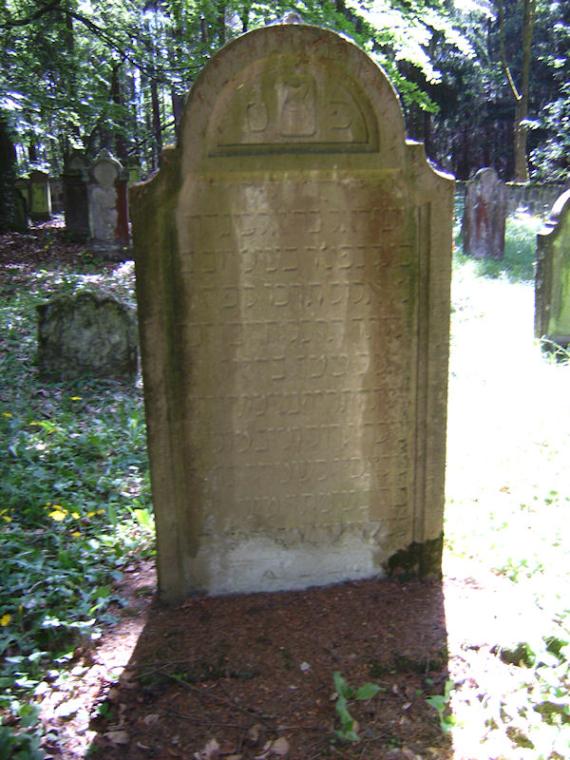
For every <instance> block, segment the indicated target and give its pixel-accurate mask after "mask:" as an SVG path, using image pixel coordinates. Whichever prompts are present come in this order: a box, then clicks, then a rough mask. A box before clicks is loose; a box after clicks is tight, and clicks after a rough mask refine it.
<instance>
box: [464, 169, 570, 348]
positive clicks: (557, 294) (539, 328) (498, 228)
mask: <svg viewBox="0 0 570 760" xmlns="http://www.w3.org/2000/svg"><path fill="white" fill-rule="evenodd" d="M506 213H507V195H506V187H505V184H504V183H503V182H501V180H500V179H499V177H498V176H497V174H496V172H495V170H494V169H491V168H486V169H480V170H479V171H478V172H477V174H476V175H475V177H474V178H473V179H472V180H471V181H470V182H468V183H467V188H466V193H465V207H464V211H463V224H462V236H463V251H464V253H466V254H467V255H468V256H473V257H474V258H480V259H481V258H492V259H502V258H503V256H504V250H505V220H506ZM536 262H537V269H536V280H535V319H534V330H535V336H536V337H537V338H539V339H543V340H545V341H546V342H547V343H550V344H553V345H554V346H568V344H569V343H570V190H568V191H566V192H565V193H563V194H562V195H561V196H560V197H559V198H558V199H557V201H556V203H555V204H554V206H553V208H552V211H551V213H550V216H549V219H548V221H547V222H546V225H545V227H544V228H543V230H542V231H541V232H540V233H539V234H538V237H537V247H536Z"/></svg>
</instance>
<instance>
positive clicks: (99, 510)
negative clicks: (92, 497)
mask: <svg viewBox="0 0 570 760" xmlns="http://www.w3.org/2000/svg"><path fill="white" fill-rule="evenodd" d="M95 514H97V515H104V514H105V510H104V509H98V510H97V512H96V513H95Z"/></svg>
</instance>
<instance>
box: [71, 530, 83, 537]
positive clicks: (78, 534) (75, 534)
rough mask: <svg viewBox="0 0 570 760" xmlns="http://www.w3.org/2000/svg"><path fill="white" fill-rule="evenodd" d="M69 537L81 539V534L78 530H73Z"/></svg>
mask: <svg viewBox="0 0 570 760" xmlns="http://www.w3.org/2000/svg"><path fill="white" fill-rule="evenodd" d="M71 535H72V536H73V538H81V532H80V531H78V530H74V531H73V532H72V534H71Z"/></svg>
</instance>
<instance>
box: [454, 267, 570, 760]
mask: <svg viewBox="0 0 570 760" xmlns="http://www.w3.org/2000/svg"><path fill="white" fill-rule="evenodd" d="M475 270H476V266H475V264H474V263H473V262H467V263H466V264H464V265H461V266H459V267H457V268H456V271H455V276H454V281H453V308H454V311H453V315H452V352H451V365H450V388H449V417H448V465H447V514H446V540H447V550H446V554H445V561H444V572H445V576H446V617H447V620H448V632H449V640H450V656H451V657H450V670H451V676H452V678H453V679H454V681H455V682H456V688H455V690H454V692H453V693H452V699H451V704H452V707H453V712H454V715H455V718H456V721H457V725H456V727H455V728H454V731H453V736H454V746H455V750H456V754H457V756H458V757H459V758H464V757H469V758H473V760H486V759H487V758H489V757H517V758H528V759H529V760H534V759H535V758H537V757H545V758H546V757H564V756H565V748H566V747H567V743H568V736H567V735H566V736H565V735H564V729H563V728H562V726H563V725H564V722H565V718H564V715H567V714H568V696H567V691H566V688H565V687H564V684H565V683H566V685H567V679H568V673H567V671H568V666H567V662H566V659H565V657H564V656H562V654H561V650H563V649H564V646H567V642H568V640H569V638H570V634H569V631H568V618H567V615H568V610H567V602H566V600H565V598H564V595H565V594H566V592H567V589H568V581H569V580H570V578H569V570H568V568H569V567H570V562H569V560H570V546H569V545H568V539H567V524H568V510H569V508H570V473H569V472H568V466H567V461H568V451H569V450H570V428H569V426H568V420H569V419H570V395H569V394H568V388H569V387H570V366H568V365H567V364H563V363H557V362H556V361H553V360H552V359H551V358H549V356H548V355H545V354H544V353H543V351H542V350H541V346H540V344H539V342H538V341H536V340H535V339H534V331H533V316H534V288H533V285H532V284H530V283H509V282H508V281H507V280H506V279H494V280H491V279H485V278H481V277H477V276H476V274H475ZM459 577H463V578H465V579H467V584H466V586H465V588H464V589H463V591H464V592H465V591H466V590H467V589H468V588H469V584H470V582H469V578H471V579H472V580H471V585H472V591H471V596H472V599H471V601H470V602H468V603H465V599H463V600H462V599H461V598H458V596H457V593H454V591H453V589H454V581H453V579H454V578H459ZM474 589H479V590H481V589H486V592H485V593H476V592H475V590H474ZM455 591H457V588H455ZM467 596H469V594H468V595H467ZM494 599H495V600H499V603H498V604H497V603H496V602H495V604H493V600H494ZM458 632H459V633H458ZM469 641H471V643H470V644H469V643H468V642H469ZM553 752H558V755H556V754H552V753H553Z"/></svg>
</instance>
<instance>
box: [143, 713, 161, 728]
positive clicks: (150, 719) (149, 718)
mask: <svg viewBox="0 0 570 760" xmlns="http://www.w3.org/2000/svg"><path fill="white" fill-rule="evenodd" d="M159 718H160V715H158V713H152V714H151V715H146V716H145V717H144V718H143V723H144V724H145V726H152V725H153V723H156V722H157V720H158V719H159Z"/></svg>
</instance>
